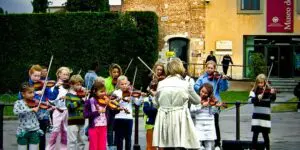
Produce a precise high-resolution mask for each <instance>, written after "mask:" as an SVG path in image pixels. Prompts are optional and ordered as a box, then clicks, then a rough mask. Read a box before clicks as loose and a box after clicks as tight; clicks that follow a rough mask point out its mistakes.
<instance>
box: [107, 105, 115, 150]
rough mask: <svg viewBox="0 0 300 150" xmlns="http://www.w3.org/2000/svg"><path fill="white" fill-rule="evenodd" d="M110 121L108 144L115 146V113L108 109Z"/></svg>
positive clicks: (108, 123) (108, 124)
mask: <svg viewBox="0 0 300 150" xmlns="http://www.w3.org/2000/svg"><path fill="white" fill-rule="evenodd" d="M108 117H109V118H108V122H107V145H108V146H114V145H116V144H115V143H114V128H115V114H114V113H112V111H111V110H110V109H108Z"/></svg>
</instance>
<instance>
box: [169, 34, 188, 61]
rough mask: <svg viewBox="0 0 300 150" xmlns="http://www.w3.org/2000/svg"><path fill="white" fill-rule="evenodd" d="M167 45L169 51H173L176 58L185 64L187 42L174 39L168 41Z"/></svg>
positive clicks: (186, 40)
mask: <svg viewBox="0 0 300 150" xmlns="http://www.w3.org/2000/svg"><path fill="white" fill-rule="evenodd" d="M168 43H169V50H172V51H174V52H175V54H176V57H178V58H180V59H181V60H182V61H184V62H186V63H187V60H188V58H187V56H188V55H187V53H188V45H189V40H188V39H186V38H180V37H176V38H171V39H169V40H168Z"/></svg>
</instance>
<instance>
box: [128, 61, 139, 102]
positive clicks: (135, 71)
mask: <svg viewBox="0 0 300 150" xmlns="http://www.w3.org/2000/svg"><path fill="white" fill-rule="evenodd" d="M137 70H138V68H137V67H135V70H134V76H133V81H132V90H131V92H130V97H131V94H132V91H133V87H134V83H135V77H136V73H137Z"/></svg>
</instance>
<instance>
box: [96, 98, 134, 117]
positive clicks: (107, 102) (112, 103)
mask: <svg viewBox="0 0 300 150" xmlns="http://www.w3.org/2000/svg"><path fill="white" fill-rule="evenodd" d="M97 102H98V104H99V105H101V106H108V107H109V108H110V109H112V110H124V111H125V113H127V114H130V112H129V111H128V110H127V109H124V108H121V107H120V105H119V103H118V102H117V101H115V100H110V99H109V98H108V96H106V95H102V96H100V98H98V99H97Z"/></svg>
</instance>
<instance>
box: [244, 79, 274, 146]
mask: <svg viewBox="0 0 300 150" xmlns="http://www.w3.org/2000/svg"><path fill="white" fill-rule="evenodd" d="M275 99H276V92H275V89H273V88H271V87H270V86H269V85H268V83H267V81H266V76H265V75H264V74H259V75H258V76H257V77H256V81H255V85H254V87H253V88H252V90H251V91H250V95H249V100H248V101H249V102H251V103H253V105H254V109H253V115H252V121H251V125H252V127H251V131H252V132H253V137H252V148H253V149H257V139H258V135H259V133H260V132H261V133H262V135H263V138H264V145H265V148H266V149H267V150H269V149H270V139H269V133H270V131H271V108H270V107H271V101H275Z"/></svg>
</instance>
